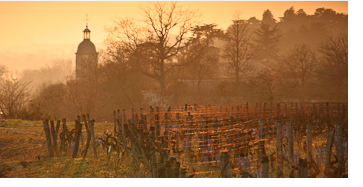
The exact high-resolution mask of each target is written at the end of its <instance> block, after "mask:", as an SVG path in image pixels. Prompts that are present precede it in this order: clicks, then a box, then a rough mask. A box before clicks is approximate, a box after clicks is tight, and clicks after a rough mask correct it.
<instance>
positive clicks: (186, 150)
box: [0, 104, 348, 178]
mask: <svg viewBox="0 0 363 187" xmlns="http://www.w3.org/2000/svg"><path fill="white" fill-rule="evenodd" d="M281 106H283V105H281ZM286 106H287V105H285V109H286V110H283V107H281V108H282V109H281V110H280V105H278V106H277V107H273V106H272V105H271V108H269V109H267V107H266V104H265V105H264V107H261V105H257V104H256V106H255V107H254V109H251V108H252V107H250V109H248V105H247V107H246V106H223V107H222V106H215V107H210V106H205V107H199V106H198V109H197V107H196V106H194V108H193V107H185V109H184V107H174V108H165V109H164V110H163V109H161V108H160V109H159V108H158V107H157V108H156V111H155V110H154V109H151V110H150V112H147V113H146V112H142V110H141V111H140V113H138V112H136V111H135V110H130V111H126V112H125V111H124V112H120V111H118V113H116V111H115V113H114V114H115V116H114V121H113V122H108V123H107V122H103V123H101V122H97V123H95V124H94V132H95V133H94V136H95V139H96V141H95V143H96V150H97V158H96V157H95V155H94V151H93V150H92V148H90V149H89V150H88V154H87V156H86V157H84V158H83V155H84V153H85V149H86V148H85V147H86V142H87V138H86V137H87V135H88V129H89V128H90V127H88V125H89V124H90V121H89V120H88V121H87V120H86V121H85V123H83V124H84V125H83V124H81V121H78V122H77V123H79V125H80V126H81V125H82V126H85V127H86V128H83V130H82V131H80V132H82V133H80V137H79V141H77V135H75V136H74V137H73V138H72V140H71V141H70V142H76V144H77V143H78V144H79V150H78V152H79V153H78V156H76V157H75V158H72V155H73V154H74V152H75V151H74V147H72V145H71V144H67V146H66V149H65V150H64V151H63V152H62V151H61V150H60V149H58V148H57V150H56V151H59V154H58V155H56V156H49V151H50V150H49V147H48V146H47V141H46V135H45V130H44V123H43V122H42V121H21V120H2V121H1V122H0V160H1V161H0V177H9V178H10V177H30V178H34V177H41V178H43V177H60V178H63V177H92V178H99V177H102V178H104V177H121V178H122V177H128V178H131V177H133V178H135V177H136V178H139V177H180V176H184V177H195V178H199V177H200V178H204V177H214V178H218V177H253V178H254V177H266V176H267V177H317V178H318V177H344V176H347V175H348V168H347V161H348V159H347V158H348V157H347V156H348V154H347V135H345V129H346V127H347V123H345V121H346V122H347V118H344V116H345V115H344V114H345V113H344V112H345V108H344V107H343V108H341V109H340V108H339V107H336V106H335V107H332V106H331V107H330V112H331V113H332V114H333V113H334V114H337V113H338V114H339V113H341V114H342V115H343V118H342V117H340V118H341V119H340V121H338V120H336V119H337V117H334V116H333V115H329V114H330V112H329V110H327V108H322V105H320V108H318V107H316V108H315V105H314V108H313V107H311V106H304V109H302V108H300V107H297V105H296V106H293V105H292V104H291V108H290V106H289V107H286ZM317 106H318V105H317ZM343 106H344V105H343ZM300 109H301V110H300ZM302 111H304V112H302ZM309 111H310V112H309ZM312 111H314V112H312ZM326 111H328V112H326ZM116 114H117V115H116ZM137 114H139V116H138V115H137ZM140 114H142V115H140ZM159 115H160V116H164V115H165V116H164V117H160V116H159ZM281 116H282V117H281ZM288 116H290V117H288ZM326 116H328V117H329V118H326ZM127 119H128V120H127ZM260 119H264V121H261V120H260ZM330 119H331V121H330ZM333 119H334V120H333ZM127 121H128V122H127ZM277 121H279V122H278V123H276V122H277ZM86 122H88V125H86ZM121 124H122V125H121ZM289 124H290V126H289ZM291 124H292V125H291ZM307 124H313V125H310V126H309V125H307ZM334 124H335V125H334ZM337 124H342V127H340V126H337ZM66 126H67V128H68V129H72V128H73V127H75V126H76V124H75V123H74V122H67V124H66ZM53 128H54V127H53ZM336 128H338V129H341V130H342V131H343V132H340V130H334V131H332V130H331V129H336ZM61 129H62V128H60V129H59V132H62V131H61ZM74 129H75V130H76V129H77V127H75V128H74ZM279 129H280V130H279ZM329 130H330V131H329ZM335 131H337V132H340V133H341V134H340V135H339V133H336V132H335ZM329 132H333V135H334V136H332V135H331V133H329ZM75 134H77V133H75ZM337 134H338V135H339V136H338V135H337ZM121 135H122V136H121ZM57 137H58V135H57ZM123 137H124V139H123ZM334 137H335V138H334ZM337 137H340V138H337ZM329 138H330V141H331V140H332V139H335V140H336V141H335V143H333V142H331V143H329ZM60 139H61V135H59V139H58V140H57V142H58V145H59V144H60V141H61V140H60ZM101 139H102V140H101ZM124 142H126V143H124ZM125 145H126V147H127V148H126V149H124V148H125V147H124V146H125ZM337 145H338V146H337ZM329 147H330V151H331V152H330V153H329ZM108 150H109V152H108ZM125 150H126V151H125ZM289 150H293V151H289ZM322 150H323V151H322ZM51 151H53V149H51ZM56 151H54V153H56ZM308 152H310V153H311V154H310V155H311V157H308V156H307V155H308ZM224 153H226V155H228V156H227V159H226V160H224V157H223V156H222V154H224ZM76 154H77V153H76ZM326 155H331V156H330V157H327V156H326ZM265 157H266V159H267V163H266V162H264V161H263V158H265ZM170 158H176V161H177V163H178V165H177V167H176V166H175V167H174V165H173V167H172V169H170V168H168V167H167V166H168V164H169V165H170V163H172V164H173V162H170V160H171V159H170ZM261 159H262V161H261ZM304 162H307V164H306V165H303V163H304ZM327 163H328V164H327ZM342 163H343V164H342ZM266 167H267V169H266ZM304 167H305V168H306V169H305V170H306V172H301V170H302V168H304ZM326 167H329V169H326ZM225 168H228V170H226V169H225ZM338 168H339V169H338ZM337 171H340V172H338V173H339V174H338V173H337ZM173 172H177V174H175V173H173ZM164 173H165V175H164ZM170 173H172V174H170ZM304 173H305V174H304Z"/></svg>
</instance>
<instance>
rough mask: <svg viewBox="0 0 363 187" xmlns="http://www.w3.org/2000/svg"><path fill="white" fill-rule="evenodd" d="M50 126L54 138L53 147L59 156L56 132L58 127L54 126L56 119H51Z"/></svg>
mask: <svg viewBox="0 0 363 187" xmlns="http://www.w3.org/2000/svg"><path fill="white" fill-rule="evenodd" d="M50 128H51V132H52V138H53V142H52V147H53V150H54V153H55V154H56V155H57V156H58V149H57V147H58V146H57V132H56V129H55V127H54V121H50Z"/></svg>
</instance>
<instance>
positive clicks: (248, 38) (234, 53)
mask: <svg viewBox="0 0 363 187" xmlns="http://www.w3.org/2000/svg"><path fill="white" fill-rule="evenodd" d="M248 26H249V25H248V23H247V22H246V21H245V20H241V19H238V17H237V19H236V20H233V24H232V25H231V26H229V28H228V30H227V33H226V41H227V44H226V47H225V50H224V52H225V55H226V58H227V59H228V66H227V70H229V72H230V73H231V74H232V75H233V77H234V79H235V81H236V82H238V81H239V80H240V77H241V74H243V73H246V72H247V71H248V70H249V69H250V66H249V64H248V60H250V59H251V58H252V53H253V52H252V50H253V49H252V44H251V42H252V35H251V34H250V33H249V32H248Z"/></svg>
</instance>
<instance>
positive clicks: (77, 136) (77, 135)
mask: <svg viewBox="0 0 363 187" xmlns="http://www.w3.org/2000/svg"><path fill="white" fill-rule="evenodd" d="M75 123H76V133H75V138H74V139H75V140H74V143H75V144H74V150H73V153H72V158H76V157H77V154H78V149H79V141H80V138H81V133H82V125H81V122H80V121H79V120H78V119H77V120H75Z"/></svg>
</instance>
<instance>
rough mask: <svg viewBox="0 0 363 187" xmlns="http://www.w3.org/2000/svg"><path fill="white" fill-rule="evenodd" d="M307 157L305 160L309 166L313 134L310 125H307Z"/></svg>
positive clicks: (311, 155) (311, 156)
mask: <svg viewBox="0 0 363 187" xmlns="http://www.w3.org/2000/svg"><path fill="white" fill-rule="evenodd" d="M306 143H307V151H306V153H307V155H306V157H307V158H306V160H307V162H308V164H309V165H310V163H311V162H312V159H313V132H312V125H311V123H308V124H307V141H306Z"/></svg>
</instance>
